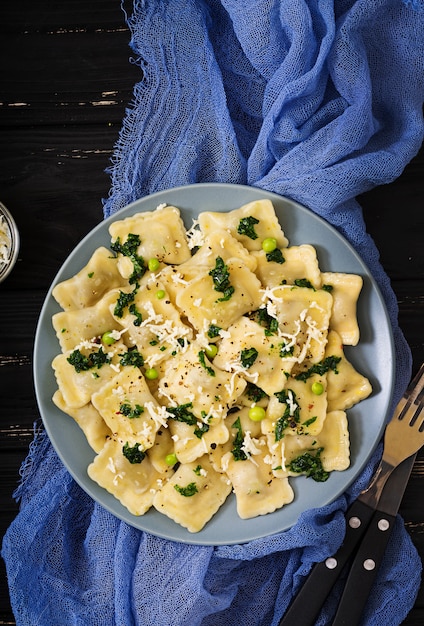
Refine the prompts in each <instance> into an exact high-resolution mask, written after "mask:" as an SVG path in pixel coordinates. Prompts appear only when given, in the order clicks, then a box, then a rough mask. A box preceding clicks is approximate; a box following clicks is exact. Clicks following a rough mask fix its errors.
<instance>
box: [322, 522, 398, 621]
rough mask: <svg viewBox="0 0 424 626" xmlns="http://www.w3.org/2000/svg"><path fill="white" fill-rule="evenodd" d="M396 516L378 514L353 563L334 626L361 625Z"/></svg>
mask: <svg viewBox="0 0 424 626" xmlns="http://www.w3.org/2000/svg"><path fill="white" fill-rule="evenodd" d="M394 522H395V516H393V515H388V514H387V513H383V512H381V511H376V512H375V513H374V515H373V518H372V520H371V522H370V525H369V526H368V530H367V533H366V535H365V537H364V539H363V541H362V543H361V546H360V548H359V550H358V552H357V554H356V556H355V559H354V561H353V563H352V566H351V569H350V572H349V576H348V578H347V581H346V585H345V588H344V592H343V594H342V597H341V600H340V603H339V606H338V609H337V613H336V616H335V618H334V621H333V623H332V626H355V625H356V624H358V623H359V621H360V619H361V616H362V612H363V610H364V607H365V604H366V602H367V600H368V598H369V594H370V591H371V587H372V585H373V582H374V579H375V577H376V574H377V571H378V568H379V566H380V563H381V561H382V559H383V556H384V553H385V550H386V547H387V542H388V541H389V538H390V535H391V533H392V528H393V525H394Z"/></svg>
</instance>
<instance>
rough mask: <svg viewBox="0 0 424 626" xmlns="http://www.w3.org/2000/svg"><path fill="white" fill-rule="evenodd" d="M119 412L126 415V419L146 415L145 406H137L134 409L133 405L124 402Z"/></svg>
mask: <svg viewBox="0 0 424 626" xmlns="http://www.w3.org/2000/svg"><path fill="white" fill-rule="evenodd" d="M119 412H120V413H122V415H125V417H128V418H129V419H134V417H140V415H141V414H142V413H144V406H140V405H139V404H136V405H135V407H134V408H133V407H132V406H131V404H128V403H126V402H124V403H122V404H121V405H120V407H119Z"/></svg>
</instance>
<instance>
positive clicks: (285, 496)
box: [225, 440, 294, 519]
mask: <svg viewBox="0 0 424 626" xmlns="http://www.w3.org/2000/svg"><path fill="white" fill-rule="evenodd" d="M259 442H260V440H259ZM259 445H260V444H259ZM263 450H266V451H267V448H266V447H265V446H263ZM225 457H226V460H227V463H226V469H225V473H226V474H227V476H228V477H229V479H230V480H231V483H232V485H233V491H234V493H235V496H236V502H237V513H238V515H239V517H241V519H249V518H252V517H257V516H258V515H266V514H267V513H272V512H273V511H276V510H277V509H280V508H281V507H282V506H284V505H285V504H288V503H289V502H292V500H293V498H294V493H293V489H292V488H291V486H290V484H289V482H288V480H287V478H277V477H276V476H275V475H274V474H273V472H272V466H271V459H270V458H269V454H268V453H265V452H262V453H261V454H257V455H255V456H252V457H251V458H249V459H246V460H237V461H236V460H235V459H234V457H233V455H232V453H231V452H227V454H226V455H225Z"/></svg>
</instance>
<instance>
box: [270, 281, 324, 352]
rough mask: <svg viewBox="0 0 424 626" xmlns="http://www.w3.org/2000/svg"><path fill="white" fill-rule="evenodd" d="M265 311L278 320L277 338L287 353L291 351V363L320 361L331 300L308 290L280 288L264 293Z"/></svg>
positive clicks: (302, 288) (292, 287) (320, 291)
mask: <svg viewBox="0 0 424 626" xmlns="http://www.w3.org/2000/svg"><path fill="white" fill-rule="evenodd" d="M263 300H264V302H265V303H266V306H267V310H268V312H269V313H270V314H273V316H274V317H276V318H277V320H278V326H279V330H280V335H281V337H282V338H283V339H284V340H285V341H286V348H287V350H288V349H290V348H293V353H292V354H293V357H291V356H289V357H288V358H293V360H294V361H295V362H298V363H302V362H303V361H304V360H305V359H306V358H308V359H310V361H311V362H312V363H316V362H318V361H320V360H321V359H322V358H323V356H324V352H325V346H326V343H327V333H328V327H329V323H330V316H331V308H332V304H333V298H332V296H331V295H330V294H329V293H328V292H326V291H322V290H317V291H315V290H314V289H310V288H308V287H294V286H281V287H274V288H273V289H270V290H266V291H265V294H264V297H263Z"/></svg>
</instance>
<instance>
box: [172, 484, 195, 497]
mask: <svg viewBox="0 0 424 626" xmlns="http://www.w3.org/2000/svg"><path fill="white" fill-rule="evenodd" d="M174 489H175V490H176V491H178V493H179V494H181V495H182V496H184V497H185V498H190V497H191V496H194V494H195V493H197V491H198V490H197V485H196V483H189V484H188V485H187V486H186V487H180V485H174Z"/></svg>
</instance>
